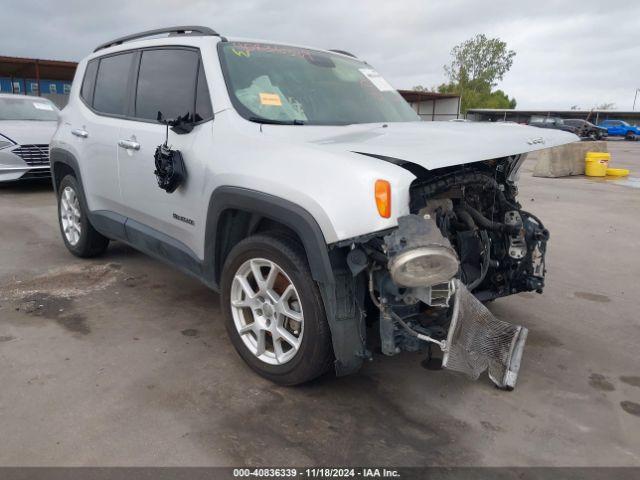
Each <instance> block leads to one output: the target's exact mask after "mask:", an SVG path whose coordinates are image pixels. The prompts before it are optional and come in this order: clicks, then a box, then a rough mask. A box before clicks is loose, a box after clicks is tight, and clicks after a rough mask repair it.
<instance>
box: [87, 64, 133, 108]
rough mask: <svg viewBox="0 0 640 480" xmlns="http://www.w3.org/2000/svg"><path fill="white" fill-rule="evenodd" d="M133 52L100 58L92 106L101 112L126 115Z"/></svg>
mask: <svg viewBox="0 0 640 480" xmlns="http://www.w3.org/2000/svg"><path fill="white" fill-rule="evenodd" d="M133 56H134V54H133V53H125V54H121V55H113V56H111V57H104V58H102V59H101V60H100V66H99V67H98V76H97V77H96V86H95V93H94V94H93V108H94V109H95V110H97V111H99V112H102V113H110V114H115V115H126V113H127V83H128V81H129V72H130V69H131V63H132V59H133Z"/></svg>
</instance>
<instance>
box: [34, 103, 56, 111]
mask: <svg viewBox="0 0 640 480" xmlns="http://www.w3.org/2000/svg"><path fill="white" fill-rule="evenodd" d="M33 106H34V107H36V108H37V109H38V110H49V111H50V112H53V107H52V106H51V105H49V104H48V103H37V102H33Z"/></svg>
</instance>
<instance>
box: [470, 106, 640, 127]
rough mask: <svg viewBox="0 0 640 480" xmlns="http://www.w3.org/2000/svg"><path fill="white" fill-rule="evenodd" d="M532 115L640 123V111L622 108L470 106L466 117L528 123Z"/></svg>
mask: <svg viewBox="0 0 640 480" xmlns="http://www.w3.org/2000/svg"><path fill="white" fill-rule="evenodd" d="M531 117H560V118H580V119H582V120H588V121H590V122H591V123H595V124H598V123H600V122H603V121H604V120H624V121H625V122H628V123H630V124H632V125H633V124H640V111H638V110H636V111H629V110H627V111H622V110H512V109H490V108H470V109H469V110H468V111H467V115H466V118H467V119H469V120H473V121H477V122H517V123H528V122H529V120H530V119H531Z"/></svg>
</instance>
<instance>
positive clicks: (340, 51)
mask: <svg viewBox="0 0 640 480" xmlns="http://www.w3.org/2000/svg"><path fill="white" fill-rule="evenodd" d="M329 51H330V52H335V53H340V54H342V55H346V56H348V57H353V58H358V57H356V56H355V55H354V54H353V53H349V52H347V51H346V50H335V49H331V50H329Z"/></svg>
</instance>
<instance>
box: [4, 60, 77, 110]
mask: <svg viewBox="0 0 640 480" xmlns="http://www.w3.org/2000/svg"><path fill="white" fill-rule="evenodd" d="M77 66H78V64H77V63H75V62H64V61H59V60H40V59H36V58H20V57H3V56H0V92H1V93H14V94H17V95H36V96H41V97H46V98H48V99H49V100H51V101H52V102H53V103H55V104H56V105H58V106H59V107H63V106H64V105H66V104H67V99H68V98H69V91H70V90H71V81H72V80H73V75H74V74H75V72H76V67H77Z"/></svg>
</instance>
